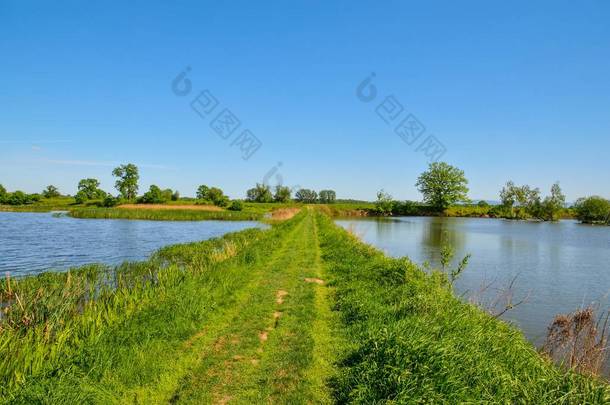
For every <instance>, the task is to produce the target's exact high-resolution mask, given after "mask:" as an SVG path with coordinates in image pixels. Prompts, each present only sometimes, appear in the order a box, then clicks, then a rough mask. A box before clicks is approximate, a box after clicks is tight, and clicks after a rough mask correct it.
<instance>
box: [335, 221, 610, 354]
mask: <svg viewBox="0 0 610 405" xmlns="http://www.w3.org/2000/svg"><path fill="white" fill-rule="evenodd" d="M337 223H338V224H339V225H341V226H344V227H346V228H352V229H353V230H354V231H355V232H356V233H357V234H360V235H362V239H363V240H364V241H365V242H368V243H371V244H372V245H374V246H377V247H378V248H380V249H381V250H383V251H385V252H386V253H388V254H390V255H392V256H408V257H409V258H411V259H412V260H413V261H415V262H416V263H420V264H421V263H424V262H429V263H430V264H431V265H432V266H433V267H439V266H440V247H441V246H442V244H443V242H444V241H447V242H449V243H450V244H451V245H452V246H453V247H454V249H455V259H456V261H457V260H459V259H461V258H462V257H463V256H464V255H466V254H468V253H471V254H472V258H471V260H470V264H469V266H468V268H467V269H466V271H465V272H464V273H463V275H462V277H461V278H460V279H459V280H458V282H457V283H456V288H457V289H458V292H459V293H465V294H474V295H476V294H477V293H479V292H480V291H481V289H482V286H485V285H488V284H489V283H490V282H491V281H494V289H493V291H496V290H497V289H501V288H503V287H505V286H507V285H508V283H510V282H511V280H512V279H513V278H515V277H516V278H517V279H516V281H515V286H514V289H515V294H516V297H517V298H518V297H522V296H523V295H526V294H528V293H530V297H529V299H528V301H527V303H525V304H523V305H521V306H520V307H518V308H516V309H515V310H513V311H510V312H508V313H507V314H506V315H505V316H504V319H506V320H509V321H512V322H515V323H516V324H517V325H518V326H520V327H521V328H522V329H523V330H524V332H525V333H526V335H527V336H528V338H530V339H531V340H532V341H533V342H534V343H536V344H539V343H541V342H542V340H543V338H544V336H545V333H546V327H547V325H548V324H549V323H550V321H551V320H552V319H553V317H554V316H555V315H556V314H558V313H568V312H572V311H574V310H575V309H578V308H581V307H582V306H585V305H588V304H590V303H591V302H599V303H600V304H601V305H602V308H606V307H607V306H608V295H609V293H610V228H609V227H592V226H583V225H580V224H578V223H576V222H574V221H561V222H560V223H535V222H520V221H506V220H495V219H483V218H438V217H436V218H428V217H404V218H391V219H382V220H377V219H374V218H364V219H349V220H338V221H337ZM486 294H487V296H488V297H489V295H490V294H493V292H492V291H491V290H490V291H488V292H486ZM483 295H485V294H483Z"/></svg>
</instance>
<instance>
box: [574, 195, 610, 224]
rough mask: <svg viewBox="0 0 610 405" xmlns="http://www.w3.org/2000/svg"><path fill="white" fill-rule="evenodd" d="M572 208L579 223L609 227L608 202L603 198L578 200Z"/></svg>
mask: <svg viewBox="0 0 610 405" xmlns="http://www.w3.org/2000/svg"><path fill="white" fill-rule="evenodd" d="M572 208H573V209H574V212H575V214H576V218H577V219H578V220H579V221H580V222H583V223H586V224H603V223H605V224H609V225H610V201H608V200H606V199H605V198H603V197H600V196H592V197H586V198H579V199H578V200H576V203H575V204H574V206H573V207H572Z"/></svg>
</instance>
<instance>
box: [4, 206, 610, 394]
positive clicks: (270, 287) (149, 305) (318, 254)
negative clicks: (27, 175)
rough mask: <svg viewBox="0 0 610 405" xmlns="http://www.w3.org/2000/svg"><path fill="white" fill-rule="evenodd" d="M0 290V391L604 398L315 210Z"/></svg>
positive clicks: (590, 381) (597, 385) (589, 382)
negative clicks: (125, 261)
mask: <svg viewBox="0 0 610 405" xmlns="http://www.w3.org/2000/svg"><path fill="white" fill-rule="evenodd" d="M0 301H1V302H2V303H3V306H5V308H4V309H3V314H4V315H3V316H2V320H1V321H0V328H1V329H0V364H1V367H0V381H1V383H0V387H1V388H0V398H3V400H4V401H5V402H21V403H23V402H39V401H42V402H62V403H77V402H78V403H82V402H125V401H130V402H132V401H136V402H175V403H179V402H189V401H190V402H197V403H209V402H223V403H233V402H235V403H243V402H250V403H252V402H269V401H270V402H282V403H307V402H309V403H332V402H365V403H371V402H376V401H386V400H393V401H396V402H399V403H402V402H418V401H419V402H422V401H423V402H445V403H460V402H478V403H480V402H493V403H540V404H543V403H585V402H586V403H603V402H605V401H608V400H609V399H610V392H609V389H608V386H607V385H605V384H604V383H602V382H601V381H598V380H596V379H595V378H589V377H582V376H578V375H575V374H572V373H568V374H565V373H563V372H562V371H560V370H559V369H558V368H557V367H555V366H553V365H552V364H551V363H549V362H548V361H547V360H545V359H543V358H542V357H541V356H540V355H539V354H538V353H537V352H536V350H535V349H534V347H533V346H531V345H530V344H529V343H528V342H527V341H526V340H525V339H524V338H523V336H522V334H521V332H520V331H518V330H516V329H515V328H513V327H511V326H509V325H507V324H505V323H504V322H502V321H499V320H496V319H493V318H492V317H490V316H489V315H487V314H486V313H484V312H482V311H481V310H479V309H477V308H475V307H473V306H471V305H468V304H464V303H462V302H461V301H460V300H459V299H458V298H456V297H455V295H454V294H453V293H452V291H451V289H450V287H449V286H448V285H447V283H446V280H445V278H444V277H442V276H440V275H439V274H436V275H432V276H428V275H426V274H425V273H424V272H423V271H422V270H421V269H419V268H418V267H417V266H416V265H414V264H413V263H411V262H409V261H408V260H404V259H391V258H388V257H386V256H385V255H383V254H382V253H381V252H380V251H378V250H376V249H373V248H372V247H370V246H368V245H365V244H363V243H361V242H360V241H358V240H357V239H356V238H354V237H352V236H351V235H349V234H348V233H347V232H346V231H344V230H342V229H340V228H339V227H337V226H336V225H334V224H333V223H332V221H331V220H330V219H329V218H328V217H327V216H325V215H322V214H319V213H315V212H314V210H312V209H309V210H305V212H302V213H300V214H298V215H297V216H295V217H294V218H292V219H290V220H287V221H284V222H281V223H279V224H277V225H275V226H274V227H273V228H272V229H271V230H267V231H261V230H247V231H242V232H238V233H233V234H229V235H226V236H225V237H223V238H218V239H214V240H210V241H206V242H198V243H191V244H186V245H176V246H170V247H167V248H164V249H161V250H160V251H159V252H158V253H157V254H155V255H154V256H153V257H152V258H151V259H150V260H148V261H145V262H141V263H130V264H125V265H123V266H119V267H117V268H112V269H106V268H103V267H100V266H89V267H84V268H81V269H78V270H75V271H72V272H70V273H46V274H43V275H41V276H38V277H26V278H23V279H19V280H10V279H8V280H7V279H4V280H2V281H1V282H0ZM7 305H8V306H7Z"/></svg>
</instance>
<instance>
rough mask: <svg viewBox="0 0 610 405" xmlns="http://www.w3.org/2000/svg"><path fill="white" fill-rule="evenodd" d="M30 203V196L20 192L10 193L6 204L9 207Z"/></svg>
mask: <svg viewBox="0 0 610 405" xmlns="http://www.w3.org/2000/svg"><path fill="white" fill-rule="evenodd" d="M30 202H31V201H30V200H29V199H28V195H27V194H26V193H24V192H23V191H19V190H17V191H14V192H12V193H10V194H9V195H8V197H7V199H6V203H7V204H9V205H24V204H28V203H30Z"/></svg>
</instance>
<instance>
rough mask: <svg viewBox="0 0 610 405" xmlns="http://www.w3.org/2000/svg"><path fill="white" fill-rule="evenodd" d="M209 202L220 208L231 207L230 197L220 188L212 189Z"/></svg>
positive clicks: (209, 192)
mask: <svg viewBox="0 0 610 405" xmlns="http://www.w3.org/2000/svg"><path fill="white" fill-rule="evenodd" d="M208 200H210V201H212V203H213V204H214V205H217V206H219V207H226V206H227V205H229V197H227V196H226V195H224V193H223V191H222V190H221V189H219V188H218V187H210V189H209V190H208Z"/></svg>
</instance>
